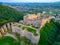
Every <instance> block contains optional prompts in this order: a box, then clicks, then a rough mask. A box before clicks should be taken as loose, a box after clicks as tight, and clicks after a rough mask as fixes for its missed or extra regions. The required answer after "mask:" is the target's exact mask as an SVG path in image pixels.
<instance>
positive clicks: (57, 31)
mask: <svg viewBox="0 0 60 45" xmlns="http://www.w3.org/2000/svg"><path fill="white" fill-rule="evenodd" d="M40 34H41V38H40V41H39V44H38V45H60V23H58V22H54V21H50V23H47V24H46V25H45V26H44V27H43V28H42V29H41V30H40Z"/></svg>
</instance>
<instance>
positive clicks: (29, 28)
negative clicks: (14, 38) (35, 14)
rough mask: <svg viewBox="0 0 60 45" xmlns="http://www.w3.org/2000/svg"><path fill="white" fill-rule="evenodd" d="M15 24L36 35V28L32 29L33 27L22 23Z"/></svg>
mask: <svg viewBox="0 0 60 45" xmlns="http://www.w3.org/2000/svg"><path fill="white" fill-rule="evenodd" d="M15 26H18V27H19V28H21V29H22V30H25V29H27V31H29V32H32V33H33V34H34V35H35V36H36V35H37V33H36V30H35V29H33V27H32V28H31V27H27V26H24V25H15Z"/></svg>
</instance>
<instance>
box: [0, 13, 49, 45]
mask: <svg viewBox="0 0 60 45" xmlns="http://www.w3.org/2000/svg"><path fill="white" fill-rule="evenodd" d="M49 22H50V17H49V16H46V15H40V13H37V14H27V15H25V16H24V17H23V20H22V21H19V22H18V23H17V22H11V23H7V24H6V25H3V27H1V28H0V30H1V31H0V36H2V35H1V33H3V34H4V33H5V32H6V31H7V29H9V30H12V32H13V33H15V32H17V33H19V34H20V36H21V37H26V38H27V39H29V40H31V42H32V43H35V44H37V43H38V41H39V39H40V33H39V31H40V29H41V28H42V27H43V26H44V25H45V24H46V23H49Z"/></svg>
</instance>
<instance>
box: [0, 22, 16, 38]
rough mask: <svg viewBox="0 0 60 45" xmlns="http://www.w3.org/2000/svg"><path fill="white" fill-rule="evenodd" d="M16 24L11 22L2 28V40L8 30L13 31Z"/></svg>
mask: <svg viewBox="0 0 60 45" xmlns="http://www.w3.org/2000/svg"><path fill="white" fill-rule="evenodd" d="M14 23H15V22H10V23H7V24H5V25H3V26H2V27H0V38H1V37H2V36H3V35H4V34H5V33H6V32H7V30H12V25H13V24H14Z"/></svg>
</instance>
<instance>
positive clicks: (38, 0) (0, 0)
mask: <svg viewBox="0 0 60 45" xmlns="http://www.w3.org/2000/svg"><path fill="white" fill-rule="evenodd" d="M59 1H60V0H0V2H59Z"/></svg>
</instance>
